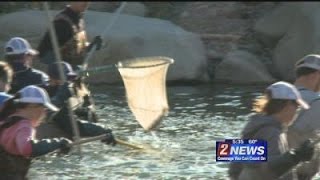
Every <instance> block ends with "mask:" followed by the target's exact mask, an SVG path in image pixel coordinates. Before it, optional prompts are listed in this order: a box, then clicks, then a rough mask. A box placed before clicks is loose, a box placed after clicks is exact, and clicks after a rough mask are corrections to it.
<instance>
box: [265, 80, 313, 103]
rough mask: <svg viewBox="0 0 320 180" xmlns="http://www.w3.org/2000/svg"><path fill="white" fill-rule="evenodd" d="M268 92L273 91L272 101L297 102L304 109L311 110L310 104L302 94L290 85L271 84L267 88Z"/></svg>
mask: <svg viewBox="0 0 320 180" xmlns="http://www.w3.org/2000/svg"><path fill="white" fill-rule="evenodd" d="M267 90H270V91H271V98H272V99H288V100H296V102H297V103H298V104H299V105H300V106H301V107H302V108H303V109H309V105H308V103H306V102H305V101H304V100H303V99H302V98H301V94H300V92H299V91H298V90H297V88H296V87H295V86H294V85H292V84H290V83H287V82H284V81H279V82H276V83H273V84H271V85H270V86H269V87H267Z"/></svg>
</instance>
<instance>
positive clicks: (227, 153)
mask: <svg viewBox="0 0 320 180" xmlns="http://www.w3.org/2000/svg"><path fill="white" fill-rule="evenodd" d="M267 152H268V145H267V141H264V140H259V139H226V140H224V141H217V142H216V161H217V162H265V161H267V160H268V153H267Z"/></svg>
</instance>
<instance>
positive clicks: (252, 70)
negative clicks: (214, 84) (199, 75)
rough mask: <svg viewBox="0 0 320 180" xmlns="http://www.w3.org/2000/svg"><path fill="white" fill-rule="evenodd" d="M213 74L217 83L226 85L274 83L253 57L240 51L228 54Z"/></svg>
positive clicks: (262, 66)
mask: <svg viewBox="0 0 320 180" xmlns="http://www.w3.org/2000/svg"><path fill="white" fill-rule="evenodd" d="M215 73H216V74H215V78H216V80H217V81H222V82H228V83H239V84H253V83H261V84H262V83H271V82H274V81H275V79H274V78H273V77H272V76H271V75H270V73H269V72H268V71H267V69H266V67H265V66H264V65H263V64H262V63H261V62H260V61H259V60H258V58H257V57H256V56H255V55H253V54H250V53H249V52H246V51H241V50H234V51H231V52H229V53H228V54H227V55H226V57H225V58H224V59H223V61H222V62H221V63H220V64H219V65H218V66H217V68H216V72H215Z"/></svg>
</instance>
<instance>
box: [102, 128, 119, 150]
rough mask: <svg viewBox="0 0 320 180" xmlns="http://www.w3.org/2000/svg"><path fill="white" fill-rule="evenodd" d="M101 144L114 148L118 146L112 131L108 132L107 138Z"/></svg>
mask: <svg viewBox="0 0 320 180" xmlns="http://www.w3.org/2000/svg"><path fill="white" fill-rule="evenodd" d="M101 142H103V143H105V144H111V145H112V146H114V145H116V144H117V142H116V140H115V139H114V137H113V134H112V130H111V129H108V130H106V138H105V139H102V140H101Z"/></svg>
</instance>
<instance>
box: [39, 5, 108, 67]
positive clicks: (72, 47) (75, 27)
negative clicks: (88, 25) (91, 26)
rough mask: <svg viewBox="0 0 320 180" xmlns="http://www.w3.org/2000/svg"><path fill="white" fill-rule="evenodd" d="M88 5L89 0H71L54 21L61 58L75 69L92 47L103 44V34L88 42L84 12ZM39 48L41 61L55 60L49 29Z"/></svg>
mask: <svg viewBox="0 0 320 180" xmlns="http://www.w3.org/2000/svg"><path fill="white" fill-rule="evenodd" d="M88 6H89V2H88V1H81V2H78V1H74V2H70V4H69V5H67V6H66V7H65V8H64V10H62V11H61V12H60V13H58V14H57V15H56V16H55V18H54V21H53V24H54V29H55V31H56V35H57V40H58V44H59V48H60V53H61V58H62V59H63V60H64V61H66V62H68V63H70V64H71V65H72V67H73V69H74V70H78V68H79V67H78V66H79V65H81V64H82V63H83V60H84V58H85V56H86V53H87V52H89V51H90V50H91V48H93V47H95V48H96V50H99V49H100V48H101V45H102V38H101V36H96V37H95V38H94V40H93V41H92V42H91V43H88V42H87V35H86V31H85V26H84V19H83V14H84V12H85V10H86V9H87V8H88ZM37 49H38V51H39V57H40V62H42V63H44V64H50V63H54V62H55V61H54V60H56V59H55V58H54V51H53V47H52V43H51V38H50V34H49V31H47V32H46V33H45V35H44V36H43V38H42V40H41V41H40V43H39V46H38V48H37Z"/></svg>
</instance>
